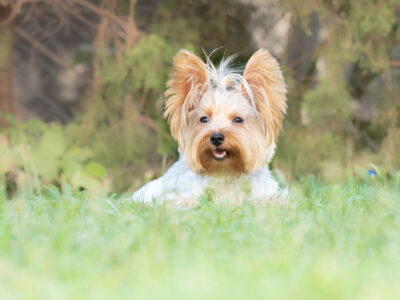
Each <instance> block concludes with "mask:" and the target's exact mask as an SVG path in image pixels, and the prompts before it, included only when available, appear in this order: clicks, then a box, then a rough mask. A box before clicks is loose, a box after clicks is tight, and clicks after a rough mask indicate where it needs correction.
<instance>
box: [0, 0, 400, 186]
mask: <svg viewBox="0 0 400 300" xmlns="http://www.w3.org/2000/svg"><path fill="white" fill-rule="evenodd" d="M139 2H140V1H139ZM264 2H265V3H266V6H263V5H264V4H265V3H262V2H260V1H246V2H243V1H236V0H222V1H210V0H204V1H184V2H182V1H177V0H167V1H161V2H159V3H157V4H154V5H153V4H152V7H153V8H154V9H153V10H152V11H151V12H147V13H138V12H137V13H136V15H133V11H134V10H133V9H132V8H133V6H134V3H135V1H127V0H126V1H125V0H124V1H114V0H112V1H97V2H95V5H94V6H92V7H94V10H93V9H91V11H92V12H96V11H97V13H98V17H99V26H98V33H97V38H96V40H95V41H94V43H93V44H94V46H95V47H94V49H95V51H94V52H93V53H90V55H88V53H79V52H78V53H77V54H76V59H75V62H76V63H87V64H88V65H90V66H91V68H92V71H93V72H92V81H91V85H90V86H89V87H87V89H86V94H85V97H84V99H83V103H82V105H81V106H79V107H76V109H75V112H76V113H75V120H74V121H73V122H71V123H70V124H68V125H66V126H65V127H61V126H59V125H54V124H48V125H45V124H41V125H40V132H39V133H37V132H35V130H28V129H27V128H28V127H29V126H31V124H32V123H27V124H18V126H17V127H15V128H13V129H10V130H8V131H7V132H4V131H2V134H3V136H6V138H4V139H10V138H12V136H15V135H16V133H19V134H21V132H22V133H23V134H22V135H20V136H19V140H18V141H17V140H16V139H15V138H12V142H11V144H10V146H7V147H9V148H6V149H8V150H4V151H7V152H8V153H14V152H15V153H16V151H17V150H16V149H17V148H18V147H19V146H18V145H23V147H24V149H25V148H26V149H30V150H29V151H28V152H25V155H26V160H27V161H30V160H32V161H33V162H34V164H35V165H38V166H37V167H36V168H38V171H37V172H39V174H37V175H35V174H34V172H33V171H34V170H30V169H27V167H26V166H24V165H22V164H21V163H17V164H14V165H15V169H16V170H19V171H20V170H23V172H26V173H27V174H31V175H32V176H33V177H32V178H36V179H34V180H33V179H32V180H33V182H35V180H36V181H39V183H38V185H39V186H40V187H38V188H37V189H42V188H43V186H46V185H47V184H48V183H49V182H55V183H56V185H58V186H61V184H62V182H64V181H65V180H67V182H70V184H71V185H72V186H73V189H74V190H76V189H77V188H78V184H73V183H72V181H71V178H70V177H68V176H67V177H68V178H67V177H66V175H65V174H66V173H68V172H67V171H65V168H66V162H65V161H64V160H65V159H69V158H68V157H69V155H67V153H68V151H70V150H71V149H75V150H74V151H75V152H74V153H75V156H74V158H73V159H72V161H73V164H75V165H78V166H79V168H78V169H79V170H84V171H85V174H86V175H89V176H91V175H93V173H97V172H99V173H101V174H102V177H105V178H100V179H99V178H96V180H95V181H96V182H100V184H105V185H106V186H107V185H108V184H110V187H111V190H113V191H125V190H133V189H135V188H136V187H138V186H139V185H140V184H141V183H142V182H143V181H144V180H148V179H151V178H153V177H155V176H157V175H159V174H161V173H163V172H164V171H165V168H166V167H167V166H168V165H170V164H171V163H172V162H173V161H174V160H175V159H176V158H177V151H176V150H177V147H176V144H175V142H174V141H173V140H172V138H171V136H170V134H169V131H168V126H167V124H166V121H165V120H164V119H163V118H162V111H163V104H164V100H165V99H164V97H163V92H164V90H165V82H166V80H167V76H168V72H169V70H170V66H171V62H172V58H173V55H174V54H175V53H176V52H177V51H178V50H179V49H181V48H187V49H189V50H191V51H194V52H196V53H197V54H199V55H202V53H203V52H205V53H210V52H211V51H212V50H214V49H216V48H219V47H221V46H222V47H223V49H222V50H220V51H216V52H215V53H214V55H213V56H212V59H213V60H214V61H215V62H217V61H218V60H219V59H220V58H221V56H222V55H224V53H225V52H226V54H232V53H238V57H237V60H238V62H239V63H240V62H245V61H247V59H248V58H249V56H250V55H251V53H253V52H254V51H255V50H256V49H255V48H256V44H257V43H258V42H260V41H259V40H257V39H260V38H259V37H258V36H257V34H256V31H257V30H258V31H259V30H260V29H261V30H262V31H265V33H269V30H270V27H271V26H270V27H268V26H267V25H265V28H264V27H263V26H264V23H263V22H261V21H262V19H268V18H267V17H266V16H267V15H268V13H269V12H270V11H273V12H274V16H273V17H274V18H275V17H276V18H277V19H278V17H277V16H287V15H289V16H290V18H289V19H288V20H289V22H290V30H289V31H288V36H285V37H284V38H285V39H287V45H286V52H284V53H283V54H282V55H281V57H279V59H280V63H281V65H282V68H283V70H284V73H285V74H284V75H285V78H286V81H287V82H288V90H289V95H288V96H289V103H288V107H289V113H288V117H287V119H286V121H285V126H284V127H285V128H284V132H283V135H281V136H280V139H279V145H278V148H277V155H276V158H275V159H274V161H273V167H275V168H277V169H278V170H279V172H281V173H283V174H284V175H285V177H287V178H289V179H291V180H293V179H298V178H301V177H303V176H304V175H307V174H310V173H312V174H315V175H316V176H318V177H321V178H324V179H327V180H328V181H336V180H340V179H343V178H347V177H346V176H347V175H349V174H351V175H352V176H361V177H362V175H360V174H363V173H365V172H366V170H368V169H369V168H371V163H372V164H374V165H376V166H379V168H380V169H382V170H384V171H385V172H387V174H388V175H389V176H392V175H393V174H395V173H396V172H397V171H398V169H399V168H400V161H399V159H398V153H397V149H398V143H397V140H398V134H399V128H400V96H399V95H400V91H399V88H400V86H399V82H400V81H399V80H400V71H399V68H398V66H399V65H400V64H399V61H400V49H399V47H398V44H399V40H400V30H399V28H400V26H399V3H398V1H397V0H388V1H383V0H360V1H351V2H349V1H344V0H338V1H320V0H318V1H311V0H310V1H302V2H301V4H299V2H298V1H293V0H284V1H274V0H271V1H267V0H266V1H264ZM49 3H50V2H49ZM74 3H75V4H76V3H80V4H79V5H81V6H82V5H83V7H86V8H88V7H91V6H90V3H89V6H88V5H87V4H88V2H87V1H84V0H80V1H74ZM74 3H72V2H71V3H69V4H68V3H63V4H62V5H60V6H59V7H58V8H59V9H60V12H61V11H63V9H64V10H67V11H68V13H71V8H72V7H73V5H75V4H74ZM71 5H72V6H71ZM138 5H139V4H137V6H138ZM265 7H267V8H268V13H267V12H263V9H261V8H265ZM96 8H102V9H103V10H96ZM377 12H379V13H377ZM263 14H264V15H263ZM110 15H111V16H110ZM257 16H258V17H257ZM268 16H269V15H268ZM75 17H77V16H75ZM78 17H79V16H78ZM81 17H84V15H82V16H81ZM256 17H257V18H258V19H257V18H256ZM255 18H256V19H255ZM255 20H256V21H257V22H255ZM258 20H260V22H261V23H260V22H258ZM264 21H265V20H264ZM260 24H261V25H260ZM136 25H137V26H136ZM272 25H274V24H272ZM257 26H258V27H257ZM272 27H273V26H272ZM138 28H140V30H139V29H138ZM5 31H6V30H4V29H2V31H1V32H2V33H1V34H0V43H1V42H2V41H4V40H5V38H6V34H5ZM302 34H303V35H304V37H303V39H301V38H299V36H302ZM297 35H298V36H297ZM307 37H314V38H315V40H316V42H315V45H314V44H313V45H310V46H309V45H306V46H309V47H306V50H307V53H303V54H299V57H296V59H297V60H298V61H292V60H291V59H292V58H291V55H290V52H291V51H292V52H293V51H294V52H296V51H298V52H299V53H300V52H301V51H300V50H302V49H300V46H301V44H302V43H306V44H307V43H310V44H312V42H311V39H307ZM298 39H299V40H300V42H302V43H299V45H300V46H299V45H297V44H296V45H293V44H291V41H292V40H294V41H297V40H298ZM271 47H272V46H271ZM293 47H294V48H293ZM296 47H299V48H296ZM86 48H87V47H86ZM86 48H85V49H86ZM89 48H90V47H89ZM292 48H293V49H292ZM0 52H1V53H0V56H1V57H0V69H1V65H2V63H3V62H4V61H6V58H4V57H7V56H10V55H11V54H10V53H8V52H4V51H1V50H0ZM303 56H307V57H306V58H304V57H303ZM299 62H300V63H301V64H304V70H303V73H302V74H299V71H298V68H297V67H296V63H299ZM300 75H301V76H300ZM365 111H368V114H366V115H367V116H365V113H363V112H365ZM360 112H361V113H360ZM35 126H36V125H35ZM35 126H34V127H35ZM21 128H23V129H21ZM47 131H49V132H48V133H47ZM12 132H14V133H12ZM61 132H62V134H61ZM11 133H12V134H11ZM10 134H11V135H10ZM60 136H64V138H60ZM40 143H43V144H48V145H51V146H43V147H42V148H43V149H44V148H47V147H49V148H50V147H52V148H54V149H53V150H52V151H53V152H52V153H51V154H50V155H49V154H48V153H46V151H44V150H43V149H42V148H41V147H40V146H39V144H40ZM71 151H72V150H71ZM88 153H90V154H88ZM13 155H14V154H13ZM47 158H48V159H47ZM0 163H3V164H4V158H3V159H2V158H0ZM88 164H89V165H88ZM98 164H100V165H98ZM25 169H26V170H25ZM360 170H362V171H360ZM19 171H18V172H19ZM7 172H9V171H7ZM7 172H5V173H6V175H5V174H4V172H3V175H2V176H3V177H4V176H6V177H7V178H9V177H10V176H11V175H7V174H8V173H7ZM32 172H33V173H32ZM11 173H12V174H15V173H16V172H14V171H13V172H11ZM31 175H30V176H31ZM13 176H15V175H12V176H11V177H13ZM94 177H96V176H94ZM14 181H15V180H14ZM84 185H85V188H87V187H86V185H87V184H84ZM11 189H13V188H11ZM91 190H96V188H93V189H91ZM106 190H107V189H105V191H106Z"/></svg>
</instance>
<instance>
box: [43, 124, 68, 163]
mask: <svg viewBox="0 0 400 300" xmlns="http://www.w3.org/2000/svg"><path fill="white" fill-rule="evenodd" d="M65 148H66V141H65V137H64V132H63V130H62V128H61V126H53V127H52V128H50V129H49V130H47V131H46V132H45V133H44V134H43V136H42V139H41V141H40V146H39V152H40V156H49V157H60V156H62V155H63V154H64V152H65Z"/></svg>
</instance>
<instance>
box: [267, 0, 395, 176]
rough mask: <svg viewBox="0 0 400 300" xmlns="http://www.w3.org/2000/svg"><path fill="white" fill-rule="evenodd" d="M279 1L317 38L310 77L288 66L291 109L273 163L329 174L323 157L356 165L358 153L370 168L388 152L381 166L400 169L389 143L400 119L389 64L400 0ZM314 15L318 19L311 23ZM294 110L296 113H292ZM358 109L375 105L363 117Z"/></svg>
mask: <svg viewBox="0 0 400 300" xmlns="http://www.w3.org/2000/svg"><path fill="white" fill-rule="evenodd" d="M276 4H277V5H278V6H279V7H280V8H281V9H282V10H283V11H286V12H287V13H289V14H291V16H292V24H294V25H296V24H301V26H302V28H303V30H304V31H305V33H306V35H309V36H311V35H314V36H317V39H318V40H319V41H318V43H317V45H316V46H315V47H314V49H313V52H312V53H311V54H310V56H311V59H310V61H309V62H308V64H309V65H308V67H307V68H306V69H307V70H310V71H309V73H307V74H306V75H307V78H306V79H304V80H300V81H299V80H298V79H296V77H295V75H296V74H295V72H294V70H293V69H291V68H285V69H286V71H287V73H288V74H287V75H288V79H289V80H288V82H289V91H290V93H289V110H290V112H289V119H288V120H287V123H286V129H285V136H283V138H282V141H281V145H282V146H281V147H278V156H279V159H278V161H277V162H275V163H276V165H279V166H281V167H283V168H284V169H286V172H287V173H289V174H290V173H294V174H297V175H299V174H306V173H307V172H313V173H315V174H320V175H324V171H323V168H322V167H321V166H322V165H324V164H325V161H326V160H327V161H339V163H340V164H341V165H342V167H343V168H349V167H350V168H353V169H354V168H357V167H359V166H360V165H358V164H359V163H361V160H360V159H358V157H361V156H362V157H364V159H363V162H362V166H363V167H364V168H367V167H368V164H369V163H370V162H374V163H379V164H381V163H382V160H381V159H380V157H382V156H386V157H391V158H390V160H391V161H392V162H394V163H393V164H382V165H381V166H382V167H384V168H386V169H387V170H390V171H392V172H395V171H396V170H398V168H400V165H399V164H397V163H396V162H395V161H397V160H396V159H395V157H396V156H397V153H396V151H393V150H391V151H390V152H387V151H386V150H388V148H387V147H386V148H385V147H384V145H385V144H386V143H388V142H389V140H390V139H392V138H393V135H392V134H390V132H393V131H396V130H397V128H398V126H399V122H398V120H400V114H399V110H397V111H396V109H393V107H396V106H397V107H398V105H399V103H400V97H399V93H396V91H397V89H398V82H399V79H400V77H399V73H398V71H397V69H396V67H393V66H392V61H393V60H396V58H397V59H398V58H399V55H398V49H397V48H396V45H397V44H398V42H399V38H400V31H399V15H398V11H399V2H398V1H396V0H392V1H372V0H362V1H351V2H349V1H305V2H304V1H303V2H302V4H301V5H300V4H299V3H298V2H297V1H292V0H286V1H279V2H278V1H276ZM313 18H317V20H318V21H317V22H314V23H312V19H313ZM315 23H316V24H317V25H315ZM312 26H314V27H312ZM285 63H287V64H288V65H290V63H291V62H290V61H286V62H285ZM291 76H294V77H291ZM293 110H296V112H297V113H298V114H299V115H300V117H299V118H293ZM360 111H361V114H362V112H363V111H373V112H372V115H370V116H368V117H365V116H363V117H362V116H360ZM327 136H331V138H329V139H327V138H326V137H327ZM332 141H335V142H333V143H332ZM389 143H390V142H389ZM283 148H289V149H290V150H288V149H283ZM391 149H393V148H391ZM294 152H297V153H298V155H294ZM306 153H308V155H307V154H306ZM366 157H368V159H366ZM289 164H291V165H292V167H290V168H288V165H289ZM332 172H334V170H332ZM325 173H326V172H325ZM342 173H343V174H344V172H342Z"/></svg>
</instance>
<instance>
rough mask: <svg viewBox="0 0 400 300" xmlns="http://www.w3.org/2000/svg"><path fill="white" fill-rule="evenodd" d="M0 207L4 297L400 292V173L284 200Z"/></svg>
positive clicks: (78, 197) (57, 198)
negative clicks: (397, 177)
mask: <svg viewBox="0 0 400 300" xmlns="http://www.w3.org/2000/svg"><path fill="white" fill-rule="evenodd" d="M65 190H67V192H65V193H64V194H59V193H58V192H57V190H55V189H51V190H49V191H48V192H47V193H46V194H45V195H41V196H40V197H39V196H37V197H35V196H29V195H27V196H24V197H17V198H16V199H14V200H13V201H2V204H1V205H0V298H1V299H11V298H12V299H27V298H29V299H127V298H129V299H132V298H135V299H178V298H180V299H192V298H194V299H257V298H258V299H265V298H270V299H399V298H400V284H399V282H400V281H399V280H400V187H399V183H398V182H397V183H396V182H389V183H388V182H383V183H382V182H372V183H369V182H364V183H360V182H355V181H349V182H347V183H344V184H334V185H327V184H325V185H324V184H321V183H316V182H315V181H313V180H308V181H305V182H303V183H298V184H294V185H293V186H292V188H291V195H292V200H291V201H292V202H291V205H289V206H288V207H278V206H275V205H266V206H253V205H250V204H243V205H240V206H217V205H212V204H206V205H203V206H201V207H199V208H195V209H186V210H182V209H181V210H178V209H173V208H171V207H166V206H158V207H145V206H141V205H132V204H127V203H123V202H122V201H121V200H122V198H118V197H115V198H109V199H88V198H87V197H86V196H85V195H84V194H72V193H70V192H68V189H65Z"/></svg>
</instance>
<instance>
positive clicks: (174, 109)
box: [164, 50, 208, 149]
mask: <svg viewBox="0 0 400 300" xmlns="http://www.w3.org/2000/svg"><path fill="white" fill-rule="evenodd" d="M207 83H208V72H207V69H206V66H205V64H204V63H203V61H202V60H201V59H200V58H199V57H197V56H196V55H194V54H193V53H191V52H189V51H187V50H181V51H179V52H178V54H177V55H176V56H175V58H174V63H173V70H172V72H171V75H170V79H169V81H168V82H167V87H168V89H167V91H166V92H165V96H166V97H167V98H168V100H167V103H166V108H165V112H164V117H166V118H167V119H168V122H169V125H170V127H171V134H172V136H173V137H174V138H175V139H176V140H177V141H178V143H179V146H180V147H181V149H182V146H183V128H184V124H185V121H184V117H185V115H186V114H187V113H188V112H189V111H190V110H192V109H193V108H194V107H195V104H196V102H197V101H198V100H199V99H200V98H201V94H202V92H204V90H205V85H206V84H207Z"/></svg>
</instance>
